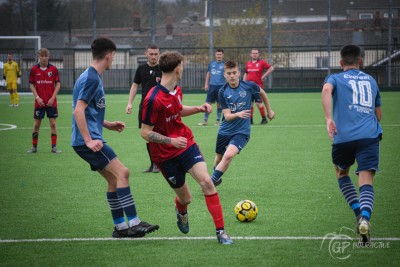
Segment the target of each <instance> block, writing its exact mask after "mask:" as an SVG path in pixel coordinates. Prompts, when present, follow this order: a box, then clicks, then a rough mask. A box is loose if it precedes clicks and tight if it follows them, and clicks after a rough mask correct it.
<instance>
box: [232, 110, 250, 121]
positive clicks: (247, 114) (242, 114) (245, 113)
mask: <svg viewBox="0 0 400 267" xmlns="http://www.w3.org/2000/svg"><path fill="white" fill-rule="evenodd" d="M236 114H237V116H238V117H239V118H241V119H247V118H250V116H251V112H250V109H246V110H242V111H240V112H238V113H236Z"/></svg>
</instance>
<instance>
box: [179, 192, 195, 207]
mask: <svg viewBox="0 0 400 267" xmlns="http://www.w3.org/2000/svg"><path fill="white" fill-rule="evenodd" d="M179 202H180V203H181V204H182V205H189V204H190V203H191V202H192V195H191V194H189V195H186V196H184V197H182V198H179Z"/></svg>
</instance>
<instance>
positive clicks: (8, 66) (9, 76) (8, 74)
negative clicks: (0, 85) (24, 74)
mask: <svg viewBox="0 0 400 267" xmlns="http://www.w3.org/2000/svg"><path fill="white" fill-rule="evenodd" d="M4 76H5V78H6V81H7V83H16V82H17V78H18V77H20V76H21V70H20V69H19V66H18V63H17V62H15V61H11V63H9V62H8V61H7V62H6V63H4Z"/></svg>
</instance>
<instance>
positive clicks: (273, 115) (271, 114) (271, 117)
mask: <svg viewBox="0 0 400 267" xmlns="http://www.w3.org/2000/svg"><path fill="white" fill-rule="evenodd" d="M267 117H268V119H270V120H273V119H275V112H274V111H273V110H271V112H268V114H267Z"/></svg>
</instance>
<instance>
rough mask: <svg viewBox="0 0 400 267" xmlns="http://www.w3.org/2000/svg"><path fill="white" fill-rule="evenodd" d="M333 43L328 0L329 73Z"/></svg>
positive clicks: (329, 71)
mask: <svg viewBox="0 0 400 267" xmlns="http://www.w3.org/2000/svg"><path fill="white" fill-rule="evenodd" d="M331 44H332V37H331V0H328V60H327V64H328V75H330V74H331Z"/></svg>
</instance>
